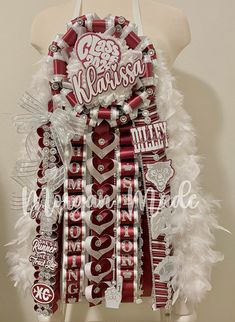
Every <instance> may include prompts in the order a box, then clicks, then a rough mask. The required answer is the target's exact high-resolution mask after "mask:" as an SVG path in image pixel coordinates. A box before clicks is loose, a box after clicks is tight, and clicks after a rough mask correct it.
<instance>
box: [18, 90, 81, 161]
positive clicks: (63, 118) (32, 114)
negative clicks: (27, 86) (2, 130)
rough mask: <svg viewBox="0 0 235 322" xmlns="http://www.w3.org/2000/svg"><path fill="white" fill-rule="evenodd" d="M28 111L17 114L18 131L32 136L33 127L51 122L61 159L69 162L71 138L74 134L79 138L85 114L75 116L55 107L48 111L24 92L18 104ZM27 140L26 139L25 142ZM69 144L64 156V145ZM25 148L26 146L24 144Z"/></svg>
mask: <svg viewBox="0 0 235 322" xmlns="http://www.w3.org/2000/svg"><path fill="white" fill-rule="evenodd" d="M20 105H21V106H22V107H23V108H24V109H26V110H27V111H28V112H29V113H28V114H22V115H17V116H16V117H15V124H16V127H17V131H18V132H19V133H29V134H28V136H32V135H34V133H35V129H36V128H37V127H39V126H41V125H43V124H46V123H48V122H51V125H52V126H51V132H52V135H53V138H54V140H55V143H56V147H57V149H58V152H59V154H60V157H61V159H62V161H63V163H65V162H69V161H70V156H71V152H72V146H71V142H70V141H71V139H72V138H74V137H75V136H76V139H79V138H80V137H81V136H82V135H83V134H84V131H85V127H86V116H85V115H84V117H83V116H82V117H81V116H80V117H77V116H75V115H74V114H73V113H72V112H71V111H67V110H62V109H59V108H57V109H56V110H55V111H54V112H48V111H47V109H46V108H45V106H44V105H43V104H41V103H40V102H39V101H37V100H36V99H35V98H34V97H32V96H31V95H30V94H28V93H26V94H25V95H24V96H23V98H22V100H21V104H20ZM27 141H29V140H28V139H27V140H26V142H27ZM67 145H69V148H68V154H69V155H67V156H65V147H66V146H67ZM26 149H27V146H26Z"/></svg>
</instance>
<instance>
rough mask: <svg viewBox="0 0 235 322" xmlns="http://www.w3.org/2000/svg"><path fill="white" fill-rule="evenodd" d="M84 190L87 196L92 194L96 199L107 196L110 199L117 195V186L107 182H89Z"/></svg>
mask: <svg viewBox="0 0 235 322" xmlns="http://www.w3.org/2000/svg"><path fill="white" fill-rule="evenodd" d="M85 190H86V195H87V197H89V196H91V195H93V196H95V197H96V198H97V199H98V200H100V199H104V198H106V197H108V199H109V200H110V201H112V200H113V199H114V198H115V197H116V195H117V188H116V187H115V186H114V185H112V184H109V183H105V184H103V185H99V184H96V183H94V184H90V185H87V186H86V188H85Z"/></svg>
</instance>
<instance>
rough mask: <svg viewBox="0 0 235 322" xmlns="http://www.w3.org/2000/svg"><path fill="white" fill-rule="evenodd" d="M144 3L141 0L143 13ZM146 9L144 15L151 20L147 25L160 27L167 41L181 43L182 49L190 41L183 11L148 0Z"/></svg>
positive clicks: (188, 28)
mask: <svg viewBox="0 0 235 322" xmlns="http://www.w3.org/2000/svg"><path fill="white" fill-rule="evenodd" d="M145 5H146V3H145V2H144V1H143V0H142V6H143V11H145ZM147 7H148V8H146V13H147V12H148V13H150V12H152V14H151V17H152V19H154V20H152V21H151V20H149V24H153V21H154V24H156V26H158V25H159V26H161V29H162V30H161V32H162V33H165V34H166V36H167V38H168V39H169V41H172V40H173V42H178V45H179V43H181V45H182V48H184V47H185V46H186V45H188V44H189V43H190V41H191V32H190V26H189V21H188V18H187V16H186V15H185V13H184V12H183V10H181V9H179V8H175V7H172V6H169V5H166V4H164V3H160V2H156V1H154V0H148V6H147Z"/></svg>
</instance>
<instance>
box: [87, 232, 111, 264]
mask: <svg viewBox="0 0 235 322" xmlns="http://www.w3.org/2000/svg"><path fill="white" fill-rule="evenodd" d="M114 245H115V239H114V238H113V237H112V236H110V235H107V234H105V235H103V236H100V237H97V236H88V237H87V238H86V240H85V248H86V250H87V252H88V254H89V255H91V256H92V257H94V258H95V259H97V260H98V259H100V258H101V257H102V256H103V255H104V254H107V253H108V252H110V251H111V250H112V249H113V248H114Z"/></svg>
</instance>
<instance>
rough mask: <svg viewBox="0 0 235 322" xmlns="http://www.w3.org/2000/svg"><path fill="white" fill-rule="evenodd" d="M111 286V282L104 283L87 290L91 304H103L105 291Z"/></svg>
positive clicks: (87, 296) (88, 287) (86, 293)
mask: <svg viewBox="0 0 235 322" xmlns="http://www.w3.org/2000/svg"><path fill="white" fill-rule="evenodd" d="M110 285H111V283H110V282H102V283H99V284H93V285H89V286H87V287H86V288H85V297H86V299H87V301H88V302H89V303H92V304H94V305H97V304H99V303H100V302H102V300H103V298H104V295H105V291H106V290H107V288H108V287H109V286H110Z"/></svg>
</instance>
